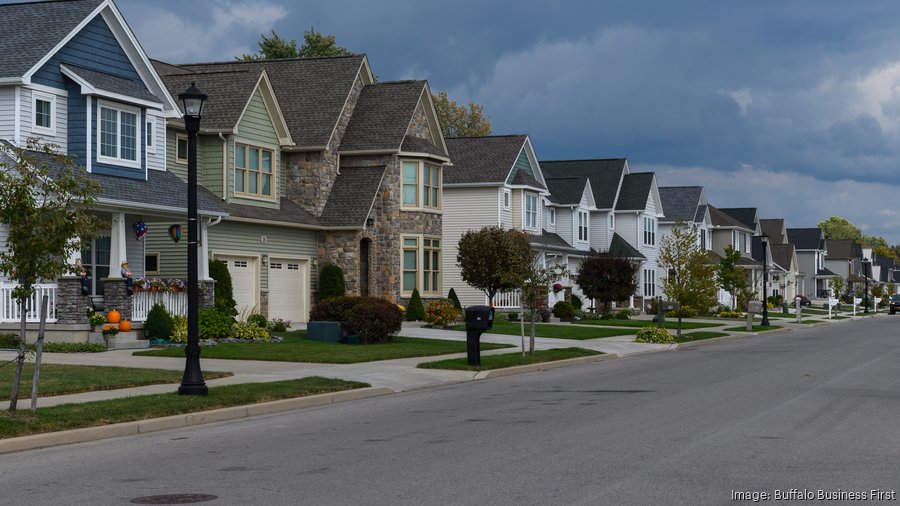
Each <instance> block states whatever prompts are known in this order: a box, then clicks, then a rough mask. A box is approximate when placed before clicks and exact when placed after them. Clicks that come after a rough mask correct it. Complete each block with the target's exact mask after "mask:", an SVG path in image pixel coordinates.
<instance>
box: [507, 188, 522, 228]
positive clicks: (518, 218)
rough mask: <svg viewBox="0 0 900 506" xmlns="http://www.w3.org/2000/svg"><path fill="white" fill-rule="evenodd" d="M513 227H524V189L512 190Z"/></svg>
mask: <svg viewBox="0 0 900 506" xmlns="http://www.w3.org/2000/svg"><path fill="white" fill-rule="evenodd" d="M510 200H511V201H512V206H511V209H512V211H511V214H512V228H519V229H520V228H522V190H513V191H512V198H511V199H510Z"/></svg>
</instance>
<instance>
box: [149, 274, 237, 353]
mask: <svg viewBox="0 0 900 506" xmlns="http://www.w3.org/2000/svg"><path fill="white" fill-rule="evenodd" d="M209 277H211V278H212V279H214V280H215V281H216V285H215V289H214V291H215V294H214V296H213V297H214V302H213V307H215V308H216V309H218V310H219V311H221V312H223V313H225V314H227V315H230V316H232V317H234V316H237V314H238V312H237V301H235V300H234V287H233V285H232V284H231V273H230V272H228V266H227V265H225V262H223V261H221V260H210V261H209ZM167 338H168V336H163V337H162V338H161V339H167Z"/></svg>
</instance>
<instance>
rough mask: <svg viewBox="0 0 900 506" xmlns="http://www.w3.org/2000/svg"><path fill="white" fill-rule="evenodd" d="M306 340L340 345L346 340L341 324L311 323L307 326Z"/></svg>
mask: <svg viewBox="0 0 900 506" xmlns="http://www.w3.org/2000/svg"><path fill="white" fill-rule="evenodd" d="M306 338H307V339H312V340H313V341H326V342H329V343H339V342H341V340H342V339H343V338H344V328H343V327H342V326H341V322H325V321H319V322H309V323H307V324H306Z"/></svg>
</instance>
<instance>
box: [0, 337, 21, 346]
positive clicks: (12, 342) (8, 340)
mask: <svg viewBox="0 0 900 506" xmlns="http://www.w3.org/2000/svg"><path fill="white" fill-rule="evenodd" d="M18 347H19V336H18V334H12V333H10V334H0V348H18Z"/></svg>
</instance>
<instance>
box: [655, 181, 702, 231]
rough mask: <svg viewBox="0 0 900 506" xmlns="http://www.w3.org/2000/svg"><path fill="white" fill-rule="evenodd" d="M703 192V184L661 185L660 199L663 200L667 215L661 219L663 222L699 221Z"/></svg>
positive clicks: (664, 210)
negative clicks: (698, 210)
mask: <svg viewBox="0 0 900 506" xmlns="http://www.w3.org/2000/svg"><path fill="white" fill-rule="evenodd" d="M702 194H703V187H702V186H661V187H660V188H659V199H660V200H661V201H662V208H663V212H664V213H665V216H663V217H662V218H661V219H660V220H659V221H660V222H662V223H674V222H676V221H684V222H689V221H697V215H698V213H697V208H698V207H699V205H700V196H701V195H702Z"/></svg>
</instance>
